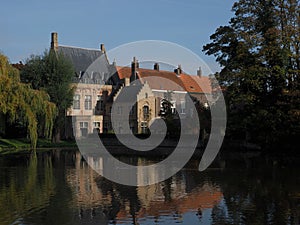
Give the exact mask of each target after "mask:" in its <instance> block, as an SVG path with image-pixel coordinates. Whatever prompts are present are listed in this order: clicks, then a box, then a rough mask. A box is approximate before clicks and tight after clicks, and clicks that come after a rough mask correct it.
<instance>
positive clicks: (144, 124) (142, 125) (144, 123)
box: [141, 121, 149, 134]
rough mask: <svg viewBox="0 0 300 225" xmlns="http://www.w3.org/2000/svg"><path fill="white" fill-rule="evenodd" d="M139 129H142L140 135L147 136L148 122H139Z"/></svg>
mask: <svg viewBox="0 0 300 225" xmlns="http://www.w3.org/2000/svg"><path fill="white" fill-rule="evenodd" d="M141 128H142V133H143V134H147V133H148V132H149V130H148V122H147V121H142V122H141Z"/></svg>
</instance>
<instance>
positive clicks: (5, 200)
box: [0, 153, 55, 224]
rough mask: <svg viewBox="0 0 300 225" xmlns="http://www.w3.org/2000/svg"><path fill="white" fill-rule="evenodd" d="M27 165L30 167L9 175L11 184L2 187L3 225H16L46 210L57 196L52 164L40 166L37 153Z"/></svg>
mask: <svg viewBox="0 0 300 225" xmlns="http://www.w3.org/2000/svg"><path fill="white" fill-rule="evenodd" d="M27 162H28V166H27V167H25V168H22V167H21V168H16V170H14V171H9V173H10V174H9V181H8V182H5V183H2V184H1V186H0V224H1V223H9V224H10V223H13V222H14V221H15V220H16V219H20V218H23V217H24V216H25V215H26V214H27V213H28V212H33V211H37V210H39V209H41V208H43V207H44V206H45V205H47V203H48V202H49V199H50V197H51V196H52V195H53V194H54V188H55V180H54V176H53V170H52V163H51V160H48V159H47V161H46V163H45V164H44V167H42V166H39V165H38V159H37V155H36V153H32V154H31V155H30V157H29V158H28V159H27ZM12 173H13V174H12ZM1 221H2V222H1Z"/></svg>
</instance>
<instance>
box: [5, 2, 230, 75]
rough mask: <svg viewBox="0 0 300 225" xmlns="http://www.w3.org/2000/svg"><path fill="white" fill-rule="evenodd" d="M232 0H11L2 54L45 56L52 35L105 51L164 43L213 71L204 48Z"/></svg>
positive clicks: (227, 15) (7, 4) (13, 58)
mask: <svg viewBox="0 0 300 225" xmlns="http://www.w3.org/2000/svg"><path fill="white" fill-rule="evenodd" d="M233 3H234V0H185V1H183V0H181V1H179V0H139V1H138V0H86V1H83V0H51V1H43V0H27V1H24V0H11V1H2V2H1V8H0V27H1V34H0V51H1V52H2V53H4V54H5V55H7V56H8V57H9V58H10V61H11V62H18V61H20V60H22V61H24V60H25V59H26V58H27V57H29V56H30V55H31V54H41V53H43V51H44V50H45V49H46V48H49V45H50V33H51V32H53V31H56V32H58V35H59V43H61V44H63V45H71V46H78V47H86V48H99V44H100V43H104V44H105V47H106V49H107V50H109V49H112V48H115V47H117V46H119V45H121V44H125V43H128V42H133V41H140V40H163V41H170V42H174V43H177V44H179V45H182V46H184V47H186V48H188V49H190V50H192V51H193V52H195V53H196V54H197V55H199V56H200V57H201V58H202V59H203V60H204V61H205V62H206V63H207V64H208V65H209V66H210V67H211V69H212V70H213V71H216V70H218V66H217V64H216V63H215V59H214V57H207V56H205V55H204V54H203V53H202V46H203V45H204V44H206V43H208V42H209V36H210V35H211V34H213V33H214V31H215V30H216V28H217V27H219V26H220V25H226V24H227V23H228V21H229V19H230V17H232V12H231V6H232V4H233Z"/></svg>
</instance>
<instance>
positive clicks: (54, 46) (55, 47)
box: [51, 32, 58, 51]
mask: <svg viewBox="0 0 300 225" xmlns="http://www.w3.org/2000/svg"><path fill="white" fill-rule="evenodd" d="M51 49H53V50H55V51H57V50H58V35H57V33H56V32H53V33H51Z"/></svg>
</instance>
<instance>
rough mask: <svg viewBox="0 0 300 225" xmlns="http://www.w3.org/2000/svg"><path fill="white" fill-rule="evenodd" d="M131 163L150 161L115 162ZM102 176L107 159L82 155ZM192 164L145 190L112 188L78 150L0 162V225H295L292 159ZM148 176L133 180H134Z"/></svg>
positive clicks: (297, 203) (299, 183)
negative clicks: (202, 166) (200, 167)
mask: <svg viewBox="0 0 300 225" xmlns="http://www.w3.org/2000/svg"><path fill="white" fill-rule="evenodd" d="M120 159H121V160H122V161H124V162H128V163H131V164H135V165H145V164H151V163H153V162H154V161H156V160H155V159H154V160H146V159H145V158H132V157H131V158H126V157H120ZM87 160H88V161H89V163H91V164H93V167H95V168H97V170H98V172H100V173H102V174H104V173H106V172H111V171H105V164H106V163H111V161H110V160H109V158H106V157H93V156H89V157H87ZM198 163H199V161H197V160H196V161H194V160H193V161H191V162H190V163H189V164H188V165H187V166H186V168H184V169H183V170H181V171H180V172H179V173H177V174H176V175H174V176H173V177H171V178H170V179H168V180H166V181H164V182H161V183H158V184H155V185H151V186H146V187H130V186H124V185H119V184H116V183H113V182H111V181H109V180H107V179H105V178H104V177H102V176H100V175H99V174H98V173H96V172H94V170H92V169H91V168H90V167H89V166H88V164H87V163H86V162H85V160H84V159H83V158H82V156H81V155H80V154H79V152H76V151H67V150H53V151H50V152H47V153H39V154H37V155H35V154H33V155H30V154H26V155H17V156H13V157H12V156H6V157H0V225H8V224H24V225H25V224H26V225H48V224H49V225H50V224H57V225H69V224H70V225H71V224H72V225H73V224H75V225H76V224H78V225H82V224H91V225H92V224H98V225H102V224H177V223H181V224H189V225H190V224H215V225H218V224H251V225H252V224H299V218H300V177H299V159H295V158H290V159H288V158H286V157H285V158H284V159H283V158H280V157H279V158H278V157H274V158H271V157H248V156H247V157H246V156H240V155H234V157H227V158H224V157H221V158H219V159H217V160H216V161H215V163H214V164H213V165H212V167H211V168H210V169H208V170H207V171H205V172H202V173H200V172H198V171H197V167H198ZM146 175H151V176H150V178H148V179H155V177H153V176H155V173H153V174H143V171H138V172H137V174H135V177H136V179H137V180H140V179H145V176H146Z"/></svg>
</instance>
